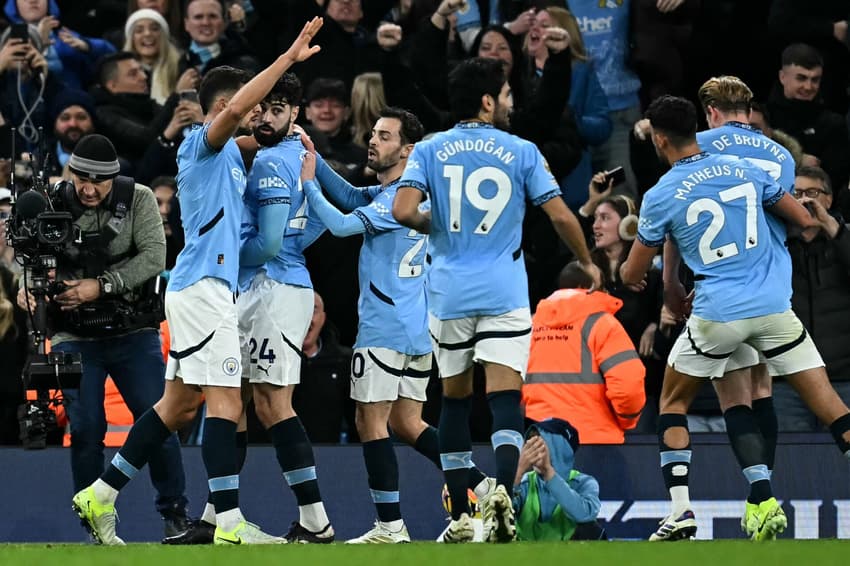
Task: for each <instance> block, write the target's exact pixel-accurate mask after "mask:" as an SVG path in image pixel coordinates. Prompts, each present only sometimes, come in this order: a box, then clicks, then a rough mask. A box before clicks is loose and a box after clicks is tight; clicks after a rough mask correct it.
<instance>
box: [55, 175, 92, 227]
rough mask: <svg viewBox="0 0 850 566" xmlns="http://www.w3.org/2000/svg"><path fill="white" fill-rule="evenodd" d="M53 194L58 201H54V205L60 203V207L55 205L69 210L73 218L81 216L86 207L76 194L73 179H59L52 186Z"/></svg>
mask: <svg viewBox="0 0 850 566" xmlns="http://www.w3.org/2000/svg"><path fill="white" fill-rule="evenodd" d="M53 194H54V195H55V197H56V199H57V200H58V201H59V202H58V203H56V202H54V206H56V204H60V205H61V207H59V206H57V208H60V210H67V211H68V212H70V213H71V216H73V217H74V220H76V219H77V218H79V217H80V216H82V215H83V213H84V212H85V211H86V207H85V206H83V203H82V202H80V197H78V196H77V190H76V189H75V188H74V182H73V181H71V180H62V181H59V182H58V183H56V185H55V187H54V188H53Z"/></svg>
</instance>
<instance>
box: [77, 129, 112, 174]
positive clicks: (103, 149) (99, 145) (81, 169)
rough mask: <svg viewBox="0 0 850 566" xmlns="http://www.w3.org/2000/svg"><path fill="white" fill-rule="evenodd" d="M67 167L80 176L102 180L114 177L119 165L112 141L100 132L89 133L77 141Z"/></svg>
mask: <svg viewBox="0 0 850 566" xmlns="http://www.w3.org/2000/svg"><path fill="white" fill-rule="evenodd" d="M68 169H70V170H71V173H74V174H75V175H79V176H80V177H84V178H86V179H91V180H92V181H102V180H104V179H113V178H115V177H116V176H117V175H118V172H119V171H120V170H121V167H120V166H119V165H118V154H117V153H116V152H115V146H113V145H112V142H111V141H109V139H108V138H107V137H105V136H102V135H100V134H89V135H87V136H86V137H84V138H83V139H81V140H80V141H79V142H78V143H77V147H75V148H74V153H72V154H71V159H70V160H68Z"/></svg>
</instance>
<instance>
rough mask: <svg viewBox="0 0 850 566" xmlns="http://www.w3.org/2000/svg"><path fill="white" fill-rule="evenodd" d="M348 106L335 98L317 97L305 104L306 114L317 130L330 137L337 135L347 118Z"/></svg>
mask: <svg viewBox="0 0 850 566" xmlns="http://www.w3.org/2000/svg"><path fill="white" fill-rule="evenodd" d="M348 112H349V109H348V106H346V105H345V104H344V103H343V102H342V101H341V100H337V99H336V98H330V97H328V98H317V99H316V100H314V101H312V102H311V103H310V104H308V105H307V112H306V116H307V119H308V120H310V123H311V124H313V126H315V127H316V129H317V130H319V131H320V132H322V133H323V134H326V135H328V136H330V137H333V136H335V135H337V134H338V133H339V131H340V129H342V124H343V122H345V120H346V119H347V118H348Z"/></svg>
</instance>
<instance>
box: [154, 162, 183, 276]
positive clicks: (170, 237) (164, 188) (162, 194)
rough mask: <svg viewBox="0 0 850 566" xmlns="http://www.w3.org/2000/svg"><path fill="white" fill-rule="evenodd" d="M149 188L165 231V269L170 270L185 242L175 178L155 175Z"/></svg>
mask: <svg viewBox="0 0 850 566" xmlns="http://www.w3.org/2000/svg"><path fill="white" fill-rule="evenodd" d="M151 190H152V191H153V194H154V196H155V197H156V204H157V206H159V216H160V217H161V218H162V228H163V230H164V231H165V269H166V270H170V269H171V268H172V267H174V262H175V261H176V260H177V254H179V253H180V250H182V249H183V245H184V244H185V237H184V235H183V224H182V223H181V222H180V201H178V200H177V180H176V179H175V178H174V177H169V176H165V175H163V176H159V177H156V178H154V179H153V181H151Z"/></svg>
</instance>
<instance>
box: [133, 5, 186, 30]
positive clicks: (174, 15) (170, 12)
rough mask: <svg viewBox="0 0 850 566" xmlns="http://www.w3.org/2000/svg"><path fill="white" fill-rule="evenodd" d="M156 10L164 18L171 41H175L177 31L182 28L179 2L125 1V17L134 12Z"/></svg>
mask: <svg viewBox="0 0 850 566" xmlns="http://www.w3.org/2000/svg"><path fill="white" fill-rule="evenodd" d="M141 9H150V10H156V11H157V12H159V14H160V15H161V16H162V17H163V18H165V21H166V22H167V23H168V29H169V31H170V34H171V39H172V40H176V39H177V30H179V29H181V27H182V26H183V17H182V16H181V14H180V0H127V16H130V15H131V14H132V13H133V12H135V11H136V10H141Z"/></svg>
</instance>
